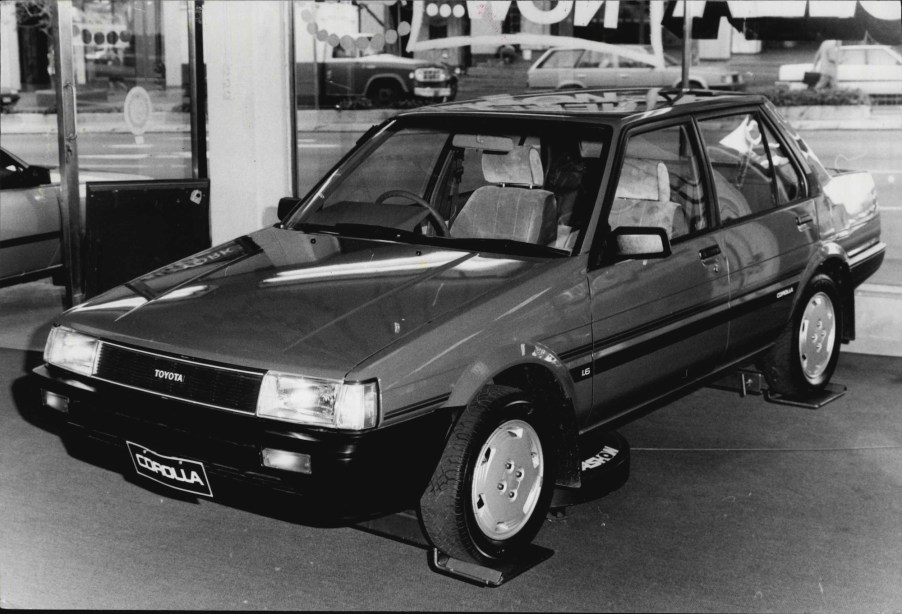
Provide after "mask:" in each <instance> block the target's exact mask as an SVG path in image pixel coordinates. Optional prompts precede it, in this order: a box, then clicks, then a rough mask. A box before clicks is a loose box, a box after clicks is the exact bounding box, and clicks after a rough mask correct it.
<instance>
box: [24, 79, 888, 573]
mask: <svg viewBox="0 0 902 614" xmlns="http://www.w3.org/2000/svg"><path fill="white" fill-rule="evenodd" d="M387 169H390V170H388V171H387ZM873 186H874V184H873V180H872V179H871V177H870V176H869V175H868V174H867V173H831V172H829V171H828V170H826V169H825V168H824V167H823V165H822V164H821V163H820V161H819V160H818V159H817V156H816V155H815V154H814V153H813V152H812V151H811V150H810V149H809V148H808V146H807V145H806V144H805V142H804V140H803V139H802V138H801V137H800V136H799V135H798V134H796V133H795V132H794V131H793V130H792V129H791V128H790V127H789V126H788V125H787V124H786V123H785V122H784V121H783V120H782V118H781V117H780V116H779V114H778V113H777V111H776V109H775V108H774V107H773V106H772V105H771V104H770V103H769V102H768V101H767V99H766V98H764V97H763V96H758V95H735V94H719V93H717V92H713V91H702V90H699V91H693V90H676V89H674V90H668V89H655V90H650V91H646V90H616V91H605V90H597V91H587V92H578V93H574V92H566V93H556V94H544V95H535V96H511V97H492V98H486V99H482V100H476V101H472V102H466V103H451V104H446V105H436V106H432V107H424V108H422V109H418V110H415V111H410V112H406V113H403V114H401V115H399V116H398V117H396V118H394V119H392V120H389V121H387V122H386V123H384V124H383V125H380V126H378V127H374V128H373V129H372V130H370V132H368V133H367V134H366V135H365V136H364V138H363V139H361V141H360V142H359V144H358V146H357V147H356V148H355V149H354V150H353V151H352V152H351V153H350V154H349V155H348V156H346V157H345V158H344V159H343V160H342V162H341V163H340V164H339V165H338V166H337V167H336V168H335V169H333V171H332V172H330V174H329V175H328V176H326V177H324V178H323V180H322V181H321V183H320V184H318V185H317V186H316V187H315V188H314V189H313V190H312V191H311V192H310V194H309V195H307V196H306V197H305V198H303V199H283V201H282V202H281V203H280V207H279V214H280V215H279V217H280V220H281V222H280V223H279V224H277V225H276V226H274V227H269V228H264V229H262V230H259V231H257V232H254V233H251V234H249V235H247V236H242V237H238V238H236V239H235V240H234V241H231V242H228V243H226V244H223V245H220V246H218V247H215V248H212V249H210V250H208V251H205V252H203V253H200V254H197V255H195V256H193V257H191V258H187V259H184V260H181V261H179V262H176V263H173V264H172V265H169V266H167V267H163V268H161V269H158V270H156V271H152V272H150V273H148V274H146V275H144V276H142V277H140V278H137V279H135V280H132V281H131V282H129V283H126V284H124V285H122V286H119V287H117V288H115V289H113V290H111V291H109V292H107V293H105V294H102V295H100V296H97V297H95V298H93V299H92V300H90V301H88V302H86V303H84V304H82V305H80V306H78V307H76V308H74V309H72V310H70V311H67V312H66V313H64V314H63V315H61V316H60V317H59V318H58V319H57V320H56V322H55V326H54V328H53V330H52V332H51V333H50V336H49V338H48V341H47V345H46V350H45V354H44V362H45V364H44V365H43V366H41V367H39V368H37V369H36V370H35V373H36V375H37V377H38V379H39V385H40V388H41V389H42V390H43V399H44V403H45V404H46V405H47V406H48V407H50V408H52V409H55V410H57V411H59V412H62V414H63V415H64V416H65V421H66V424H67V428H68V429H69V430H68V431H67V434H66V436H67V437H79V438H84V437H87V438H89V439H90V440H91V441H93V442H95V443H97V444H100V443H105V444H109V445H110V446H111V454H112V455H113V457H114V458H117V459H119V460H120V461H121V462H122V463H123V464H122V467H123V471H125V472H127V473H129V474H137V475H138V476H140V477H141V478H142V479H146V480H152V481H155V482H158V483H161V484H163V485H165V486H167V487H170V488H173V489H177V490H179V491H184V492H188V493H191V494H193V495H196V496H204V497H215V496H217V495H216V493H217V492H219V491H220V489H225V485H226V484H228V483H230V482H233V481H244V482H251V483H254V484H257V485H264V486H265V487H267V488H271V489H274V490H278V491H287V492H290V493H295V494H297V495H300V496H301V497H302V503H299V505H304V506H305V508H306V509H308V510H310V509H316V510H321V511H323V513H329V514H341V515H345V514H346V515H348V516H350V517H358V516H360V515H363V514H369V513H374V511H393V510H400V509H406V508H408V507H409V506H415V507H416V508H417V509H418V510H419V515H420V519H421V520H422V525H423V527H424V528H425V532H426V534H427V536H428V538H429V540H430V541H431V543H432V544H433V545H434V546H435V547H436V549H437V551H439V552H442V553H445V554H447V555H450V556H452V557H454V558H456V559H461V560H465V561H468V562H473V563H477V564H484V565H485V564H495V563H498V562H509V561H512V560H516V559H517V558H518V557H519V556H521V554H522V553H523V552H524V550H525V549H526V548H527V546H529V544H530V543H531V541H532V539H533V537H534V536H535V535H536V534H537V532H538V531H539V530H540V528H541V526H542V523H543V521H544V518H545V515H546V512H547V511H548V509H549V508H550V506H551V505H552V497H553V494H555V493H556V492H574V491H580V490H581V489H585V488H588V487H589V485H590V484H591V483H592V481H593V475H597V474H596V473H595V472H596V467H597V466H599V465H602V463H600V462H592V461H593V459H598V458H601V457H600V456H599V454H600V453H601V452H603V451H604V448H601V447H598V446H599V444H598V441H599V437H598V435H599V434H600V433H605V432H606V431H609V430H610V429H612V428H614V427H615V426H616V425H618V424H622V423H624V422H625V421H628V420H632V419H635V418H637V417H639V416H641V415H643V412H646V411H648V410H649V409H650V408H652V407H654V406H656V405H657V404H660V403H662V402H665V401H666V399H668V398H671V397H672V395H678V394H683V393H686V392H689V391H691V390H693V389H694V388H695V387H697V386H699V385H702V384H704V383H705V382H707V381H710V380H711V379H712V378H715V377H717V376H718V375H720V374H722V373H724V372H725V371H726V370H728V369H731V368H734V367H736V366H740V365H746V364H750V363H755V364H757V365H758V366H759V367H760V368H761V370H762V371H763V373H764V375H765V377H766V378H767V381H768V384H769V386H770V387H771V388H772V389H773V390H774V391H775V392H778V393H780V394H782V395H784V396H786V397H789V398H797V399H805V398H808V397H810V396H812V395H817V394H819V393H820V392H822V391H823V390H824V389H825V387H826V386H827V385H828V383H829V381H830V378H831V376H832V374H833V371H834V369H835V367H836V363H837V360H838V358H839V353H840V348H841V344H842V343H843V342H847V341H849V340H851V339H853V338H854V337H855V319H854V312H855V288H856V286H857V285H858V284H860V283H861V282H862V281H864V280H865V279H867V278H868V277H869V276H870V275H871V274H873V273H874V272H875V271H876V270H877V269H878V267H879V266H880V264H881V263H882V260H883V255H884V251H885V245H884V244H883V243H882V242H881V241H880V217H879V211H878V207H877V202H876V196H875V191H874V189H873ZM761 428H767V424H762V425H761ZM602 466H603V465H602ZM774 479H779V476H775V477H774Z"/></svg>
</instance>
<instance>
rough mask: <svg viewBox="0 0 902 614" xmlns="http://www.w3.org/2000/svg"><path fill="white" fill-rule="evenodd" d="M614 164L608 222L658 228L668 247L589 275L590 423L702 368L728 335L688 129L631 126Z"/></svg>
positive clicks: (708, 211)
mask: <svg viewBox="0 0 902 614" xmlns="http://www.w3.org/2000/svg"><path fill="white" fill-rule="evenodd" d="M618 160H619V161H618V162H617V164H619V178H618V179H617V182H616V188H615V193H614V194H613V202H612V204H611V208H610V213H609V215H608V224H609V225H610V227H611V228H612V229H613V228H617V227H621V226H644V227H648V226H657V227H660V228H664V229H665V230H666V231H667V234H668V235H669V236H670V240H671V248H672V253H671V254H670V255H669V256H667V257H666V258H661V259H650V260H640V259H636V260H627V261H622V262H617V263H613V264H608V265H606V266H601V267H600V268H598V269H596V270H593V271H590V272H589V288H590V295H591V304H592V334H593V363H592V369H593V376H594V378H593V393H594V399H595V408H596V409H595V410H594V412H593V415H592V418H591V420H592V421H594V422H598V421H600V420H603V419H606V418H610V417H613V416H615V415H618V414H621V413H624V412H626V411H629V410H630V409H632V408H634V407H635V406H637V405H639V404H641V403H643V402H645V401H648V400H649V399H651V398H654V397H657V396H660V395H662V394H663V393H665V392H667V391H669V390H672V389H673V388H676V387H678V386H680V385H682V384H684V383H688V382H689V381H691V380H693V379H695V378H696V377H698V376H699V375H701V374H703V373H707V372H708V370H710V369H711V368H712V367H713V366H714V365H716V364H718V363H719V362H720V361H721V360H722V359H723V355H724V352H725V350H726V340H727V323H726V322H727V321H726V317H725V316H726V312H727V310H728V309H729V280H728V277H727V266H726V260H725V256H724V254H723V249H722V245H721V243H720V240H719V237H718V233H717V231H716V230H714V217H713V203H714V201H713V199H712V198H711V195H710V188H709V187H708V186H707V185H706V183H705V181H704V174H703V173H702V170H701V166H702V162H701V160H702V158H701V150H700V147H699V144H698V142H697V138H696V134H695V132H694V128H693V125H692V124H691V123H690V122H688V121H687V122H685V123H678V124H669V125H661V126H659V127H655V128H651V129H642V130H641V131H640V130H635V131H632V132H630V133H629V134H627V135H626V139H625V141H624V142H623V145H622V146H621V150H620V153H619V156H618ZM615 173H618V171H615ZM615 176H617V175H616V174H615Z"/></svg>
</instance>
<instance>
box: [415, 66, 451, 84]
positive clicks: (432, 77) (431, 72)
mask: <svg viewBox="0 0 902 614" xmlns="http://www.w3.org/2000/svg"><path fill="white" fill-rule="evenodd" d="M415 75H416V80H417V81H444V80H445V71H444V70H442V69H441V68H418V69H416V71H415Z"/></svg>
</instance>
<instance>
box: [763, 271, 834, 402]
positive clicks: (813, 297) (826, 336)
mask: <svg viewBox="0 0 902 614" xmlns="http://www.w3.org/2000/svg"><path fill="white" fill-rule="evenodd" d="M842 325H843V322H842V306H841V302H840V296H839V289H838V288H837V286H836V283H835V282H834V281H833V280H832V279H831V278H830V277H828V276H827V275H823V274H819V275H816V276H815V277H814V278H813V279H812V280H811V282H809V284H808V286H807V287H806V288H805V292H804V294H803V295H802V299H801V300H800V301H799V304H798V306H797V308H796V313H795V315H794V316H793V318H792V321H791V322H790V323H789V325H788V326H787V327H786V328H785V329H784V330H783V332H782V333H780V337H779V338H778V339H777V343H776V344H775V345H774V346H773V347H772V348H771V349H770V350H768V351H767V353H766V354H764V356H763V357H762V358H761V360H760V362H759V366H760V368H761V370H762V371H763V372H764V376H765V378H766V379H767V383H768V386H769V387H770V388H771V389H772V390H773V391H774V392H777V393H779V394H782V395H784V396H787V397H794V398H802V399H804V398H806V397H810V396H811V395H812V394H815V393H818V392H820V391H822V390H823V389H824V388H825V387H826V386H827V384H829V383H830V378H831V377H832V376H833V371H834V370H835V369H836V363H837V361H838V360H839V347H840V339H841V337H842V335H841V333H842Z"/></svg>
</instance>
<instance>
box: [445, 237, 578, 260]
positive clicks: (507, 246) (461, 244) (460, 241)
mask: <svg viewBox="0 0 902 614" xmlns="http://www.w3.org/2000/svg"><path fill="white" fill-rule="evenodd" d="M434 238H436V239H439V240H446V241H452V242H453V244H454V247H456V248H457V249H468V250H471V251H477V252H494V253H501V254H512V255H514V256H540V257H543V258H563V257H565V256H568V255H569V252H567V251H565V250H562V249H558V248H556V247H548V246H547V245H536V244H535V243H523V242H522V241H512V240H511V239H480V238H452V237H434Z"/></svg>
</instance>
